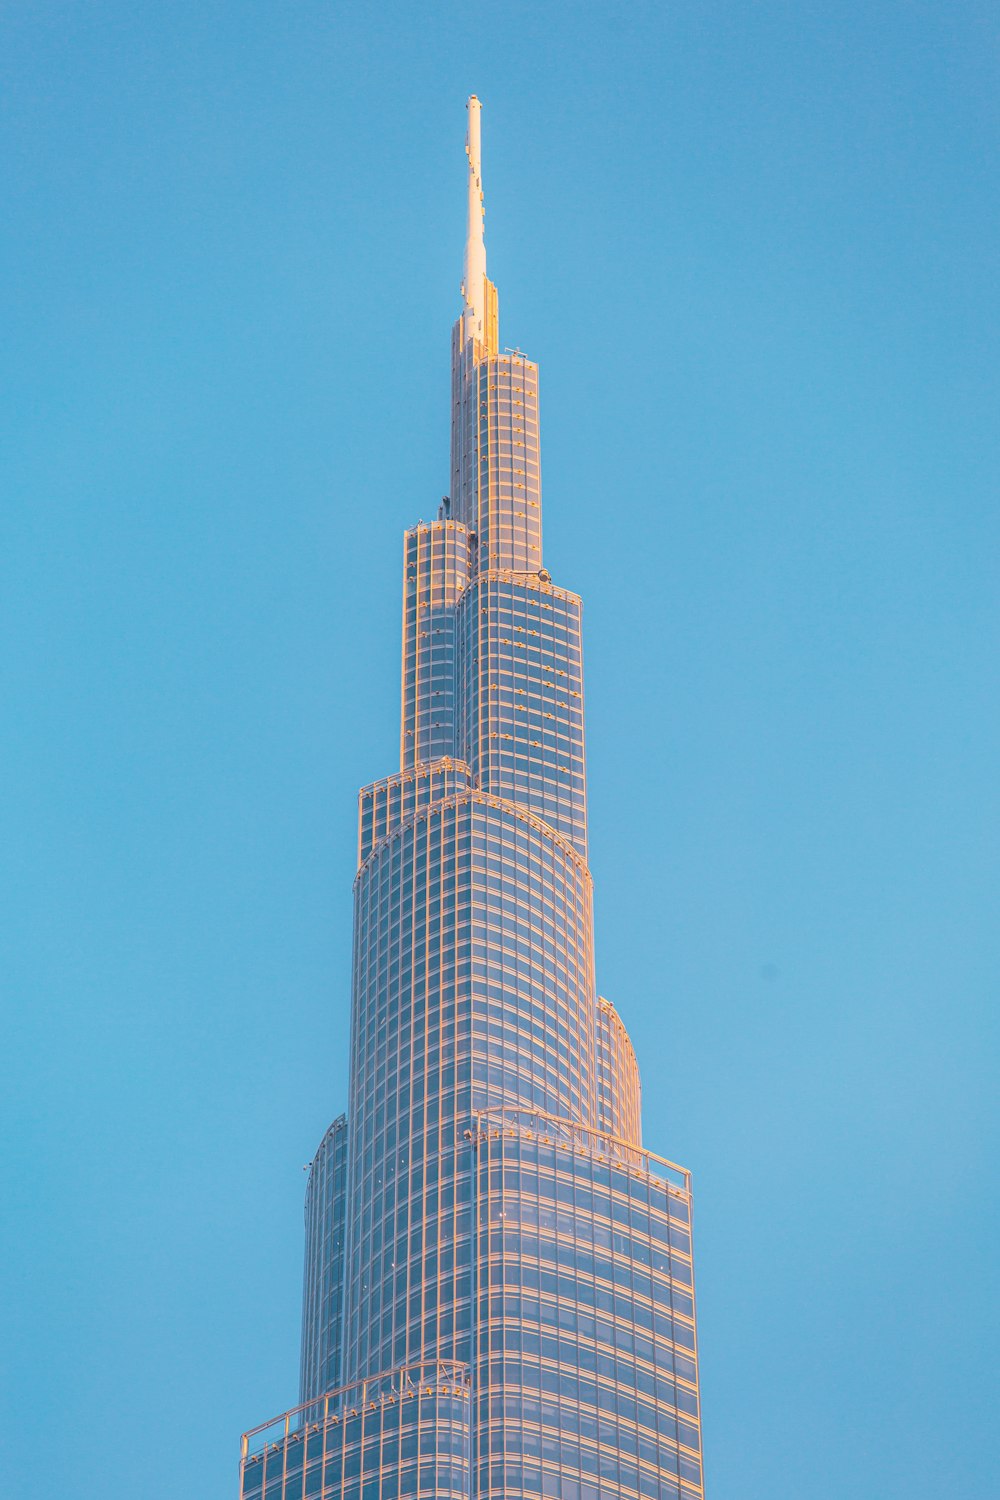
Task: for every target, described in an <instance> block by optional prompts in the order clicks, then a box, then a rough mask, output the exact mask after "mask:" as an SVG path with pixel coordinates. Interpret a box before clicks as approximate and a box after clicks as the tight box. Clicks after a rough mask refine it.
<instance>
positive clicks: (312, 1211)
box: [299, 1115, 347, 1401]
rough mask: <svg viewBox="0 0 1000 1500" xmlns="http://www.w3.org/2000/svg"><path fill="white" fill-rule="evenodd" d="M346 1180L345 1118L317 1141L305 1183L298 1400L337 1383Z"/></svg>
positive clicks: (342, 1287)
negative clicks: (304, 1231) (303, 1268)
mask: <svg viewBox="0 0 1000 1500" xmlns="http://www.w3.org/2000/svg"><path fill="white" fill-rule="evenodd" d="M346 1178H347V1116H346V1115H340V1116H339V1117H338V1118H337V1119H336V1120H334V1122H333V1124H332V1125H331V1126H330V1128H329V1130H328V1131H327V1132H326V1135H325V1136H324V1137H323V1139H322V1141H320V1144H319V1149H318V1150H317V1152H316V1155H315V1156H314V1157H313V1159H312V1164H311V1165H310V1168H309V1180H308V1182H307V1184H306V1258H305V1272H304V1276H303V1290H302V1356H301V1365H300V1370H299V1400H300V1401H311V1400H312V1399H313V1398H314V1397H316V1396H321V1395H322V1394H323V1392H324V1391H328V1390H331V1389H332V1388H333V1387H334V1386H337V1385H339V1384H340V1349H341V1318H342V1314H343V1301H344V1195H345V1192H346V1185H347V1182H346Z"/></svg>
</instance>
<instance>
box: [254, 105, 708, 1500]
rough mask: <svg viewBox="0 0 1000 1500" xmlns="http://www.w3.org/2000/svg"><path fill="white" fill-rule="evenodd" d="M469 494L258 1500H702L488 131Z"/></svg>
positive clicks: (366, 920)
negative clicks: (594, 876)
mask: <svg viewBox="0 0 1000 1500" xmlns="http://www.w3.org/2000/svg"><path fill="white" fill-rule="evenodd" d="M467 157H468V191H469V222H468V227H467V244H466V260H465V264H466V275H465V280H464V282H463V287H462V298H463V305H462V311H461V315H460V317H459V319H458V321H457V323H456V325H455V329H454V332H453V336H452V442H451V473H452V494H451V496H450V497H448V499H447V500H445V501H444V502H443V503H442V505H441V509H440V514H439V516H438V518H437V520H436V521H433V522H430V523H421V524H420V525H418V526H416V527H414V528H413V529H412V530H410V531H409V532H407V533H406V537H405V539H404V556H403V643H402V693H401V702H402V712H401V730H400V744H401V750H400V770H399V771H398V772H394V773H392V774H391V775H389V776H387V777H384V778H383V779H382V780H381V781H377V782H373V783H372V784H371V785H370V786H369V787H366V788H364V789H363V790H362V792H361V796H360V807H359V829H358V871H357V877H356V880H355V886H354V960H353V995H352V1032H351V1078H350V1094H349V1101H348V1109H347V1112H346V1115H344V1116H341V1117H340V1118H339V1119H338V1120H337V1121H336V1122H335V1123H334V1125H333V1126H332V1127H331V1129H330V1131H329V1132H328V1134H327V1136H326V1137H325V1138H324V1140H323V1142H322V1143H321V1145H320V1148H319V1150H318V1152H317V1155H316V1158H315V1160H314V1161H313V1163H312V1166H311V1169H310V1176H309V1184H308V1189H307V1206H306V1231H307V1233H306V1271H305V1293H304V1299H303V1338H302V1373H301V1388H300V1403H301V1404H300V1406H299V1407H297V1408H294V1409H293V1410H292V1411H290V1412H287V1413H285V1414H283V1416H282V1417H280V1418H278V1419H276V1421H275V1422H273V1423H270V1424H265V1426H264V1427H262V1428H259V1429H256V1430H255V1431H253V1432H251V1433H249V1434H247V1435H246V1436H245V1438H244V1442H243V1454H242V1464H241V1476H242V1491H241V1493H242V1497H243V1500H334V1497H351V1500H353V1497H354V1496H358V1497H359V1500H383V1497H384V1500H406V1497H410V1496H414V1497H416V1496H428V1497H429V1496H437V1497H450V1496H455V1497H456V1500H457V1497H459V1496H461V1497H463V1500H473V1497H480V1500H494V1497H495V1500H500V1497H506V1500H513V1497H517V1500H520V1497H524V1500H529V1497H530V1500H535V1497H541V1496H559V1497H563V1500H610V1497H633V1496H634V1497H639V1496H649V1497H658V1500H659V1497H662V1500H668V1497H669V1500H700V1497H701V1496H702V1494H703V1491H702V1483H701V1464H700V1439H699V1415H698V1385H697V1366H696V1348H695V1323H694V1290H693V1274H692V1261H691V1193H690V1181H689V1178H688V1174H687V1173H686V1172H685V1171H684V1170H683V1169H681V1168H679V1167H675V1166H673V1165H672V1164H670V1163H669V1162H667V1161H665V1160H663V1159H662V1158H658V1157H656V1156H653V1155H651V1154H650V1153H648V1152H646V1151H644V1150H643V1149H642V1144H641V1134H640V1120H639V1108H640V1085H639V1073H638V1068H637V1066H636V1060H635V1054H634V1052H633V1050H632V1045H631V1042H630V1041H629V1038H628V1034H627V1032H626V1030H625V1026H624V1024H623V1022H622V1020H621V1018H620V1016H619V1015H618V1013H617V1011H616V1010H615V1008H614V1007H613V1006H612V1005H611V1004H610V1003H609V1002H608V1001H606V1000H604V999H600V998H599V997H598V994H597V989H596V983H595V973H594V939H593V886H592V880H591V875H590V870H589V867H588V863H587V794H586V762H585V753H584V714H583V657H582V643H581V602H580V600H579V598H578V597H577V596H576V595H575V594H573V593H571V592H569V591H568V590H566V589H564V588H560V587H557V586H556V585H555V584H554V583H553V582H552V579H551V577H550V575H549V574H548V572H547V571H546V569H545V568H544V566H543V563H542V552H541V545H542V537H541V481H540V446H539V409H538V369H537V366H536V365H534V364H533V363H532V362H531V361H530V360H528V359H526V358H525V357H524V356H523V355H522V354H521V353H520V352H519V351H511V350H504V351H502V350H501V349H500V348H499V333H498V328H499V317H498V299H497V294H496V288H495V287H494V286H493V284H492V283H491V282H490V281H489V280H488V279H487V278H486V275H485V246H484V243H483V238H482V207H481V205H482V183H481V165H480V161H481V158H480V132H479V103H478V101H477V100H476V99H474V98H473V99H472V100H470V102H469V134H468V139H467Z"/></svg>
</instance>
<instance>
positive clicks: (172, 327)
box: [0, 0, 1000, 1500]
mask: <svg viewBox="0 0 1000 1500" xmlns="http://www.w3.org/2000/svg"><path fill="white" fill-rule="evenodd" d="M0 29H2V33H3V46H2V58H3V60H2V62H0V69H2V74H3V77H2V85H3V92H4V95H5V98H6V106H5V113H4V119H3V124H2V137H3V139H2V146H0V149H2V156H3V160H4V163H5V171H4V175H5V180H6V187H5V195H4V196H5V214H4V219H5V228H4V232H3V235H2V236H0V286H2V288H3V298H4V302H5V308H4V326H5V334H4V339H3V344H2V349H0V373H2V380H3V412H4V421H3V423H2V428H3V452H2V469H0V475H2V480H0V482H2V493H3V499H4V503H3V507H2V517H0V528H2V534H0V575H2V577H0V623H2V633H3V643H4V649H3V652H2V659H0V672H2V679H3V681H2V692H3V702H4V708H5V712H4V715H3V722H2V729H0V768H2V769H0V774H2V781H3V788H4V794H5V795H4V799H3V802H4V809H3V825H4V831H3V839H2V848H3V858H2V874H3V882H4V884H3V908H2V909H3V914H4V920H3V929H2V934H0V982H2V985H3V1002H4V1011H5V1020H4V1035H5V1047H4V1062H5V1080H4V1089H3V1111H4V1142H5V1145H4V1151H3V1176H4V1182H3V1186H2V1202H3V1205H4V1209H5V1214H6V1217H7V1218H8V1226H7V1228H6V1229H5V1231H4V1236H3V1241H4V1255H5V1258H6V1259H7V1261H8V1269H7V1274H6V1276H5V1284H6V1291H5V1302H4V1309H3V1317H4V1326H3V1329H2V1335H3V1346H4V1349H5V1351H6V1352H5V1359H4V1365H5V1382H6V1389H5V1392H4V1396H5V1401H6V1403H7V1404H8V1406H9V1409H10V1415H9V1416H8V1417H7V1419H6V1421H5V1428H6V1430H7V1432H8V1434H9V1435H10V1436H9V1443H8V1450H7V1454H6V1457H5V1459H4V1469H5V1483H4V1487H5V1489H6V1490H8V1492H9V1493H10V1494H12V1495H27V1494H29V1493H30V1494H36V1493H37V1494H39V1495H43V1494H44V1495H56V1494H60V1493H63V1492H64V1491H65V1492H66V1493H72V1494H73V1495H74V1497H75V1500H97V1497H100V1500H106V1497H109V1496H119V1495H120V1496H126V1495H142V1496H143V1500H161V1497H163V1500H167V1497H168V1496H169V1497H171V1500H173V1497H174V1496H176V1495H178V1494H184V1495H187V1494H190V1495H206V1496H208V1495H213V1496H214V1495H223V1496H224V1495H227V1494H228V1495H235V1486H236V1472H235V1471H236V1456H237V1441H238V1436H239V1433H240V1431H241V1430H242V1429H243V1428H244V1427H246V1426H249V1425H252V1424H254V1423H256V1422H257V1421H260V1420H263V1419H265V1418H266V1417H268V1416H270V1415H273V1414H274V1413H275V1412H277V1411H279V1410H281V1409H283V1408H284V1407H286V1406H288V1405H291V1404H292V1403H293V1402H294V1400H295V1398H296V1384H297V1338H298V1330H297V1323H298V1302H299V1290H300V1274H301V1250H302V1244H301V1199H302V1190H303V1186H304V1177H303V1173H302V1170H301V1167H302V1164H303V1163H304V1162H307V1161H308V1160H309V1159H310V1157H311V1155H312V1153H313V1150H314V1148H315V1146H316V1143H317V1142H318V1140H319V1138H320V1136H321V1134H322V1132H323V1130H324V1128H325V1127H326V1125H327V1124H328V1122H329V1121H330V1119H331V1118H332V1117H333V1116H334V1115H335V1114H336V1113H338V1112H339V1110H340V1109H341V1108H342V1106H343V1104H344V1102H345V1083H346V1069H345V1060H346V1051H347V1026H348V993H349V962H350V921H351V904H350V885H351V880H352V876H353V860H354V829H355V801H354V797H355V791H356V789H357V787H358V786H359V785H360V784H361V783H362V782H364V781H368V780H371V779H374V778H375V777H378V776H381V775H383V774H385V773H387V772H389V771H390V770H392V769H393V768H394V764H395V758H396V754H397V733H398V725H397V715H398V680H397V672H398V627H399V583H400V571H401V570H400V542H401V533H402V531H403V528H404V527H405V526H407V525H409V524H411V523H412V522H413V521H414V520H416V519H417V518H420V517H430V516H431V515H432V514H433V513H434V510H435V507H436V504H437V501H438V498H439V496H440V494H441V493H442V492H443V490H444V489H445V488H446V487H447V451H448V450H447V441H448V432H447V423H448V347H449V330H450V326H451V322H452V319H453V317H454V316H455V312H456V308H457V286H458V280H459V276H460V267H461V241H462V215H463V206H464V205H463V181H464V178H463V171H464V156H463V151H462V146H463V132H464V119H465V117H464V108H463V106H464V100H465V97H466V95H467V94H468V93H470V92H473V91H474V92H476V93H478V94H479V95H480V97H481V98H482V99H483V101H484V117H483V120H484V126H483V128H484V158H485V180H486V193H487V220H486V225H487V244H488V251H489V266H490V272H491V275H492V276H493V277H494V279H495V280H496V281H497V282H498V284H499V287H500V299H501V300H500V308H501V338H502V340H503V342H505V343H510V344H512V345H518V346H520V347H521V348H523V349H524V350H525V351H526V352H528V353H529V354H531V356H532V357H533V358H536V359H538V360H539V361H540V364H541V381H542V436H543V487H544V499H545V553H546V557H545V560H546V565H547V566H548V567H549V568H550V569H551V571H552V573H553V575H554V577H555V579H556V581H557V582H560V583H563V584H566V585H568V586H570V587H573V588H576V589H578V590H579V591H580V592H581V593H582V594H583V596H584V599H585V602H586V631H587V634H586V650H587V693H588V697H587V713H588V735H589V740H588V750H589V770H590V797H591V823H592V838H593V848H592V864H593V868H594V874H595V879H596V882H597V919H598V970H599V980H600V986H601V989H602V991H603V992H604V993H606V994H607V995H609V996H610V998H612V999H613V1000H614V1002H615V1004H616V1005H617V1006H618V1007H619V1008H620V1010H621V1012H622V1014H623V1016H624V1017H625V1019H626V1022H627V1023H628V1025H629V1027H630V1029H631V1031H632V1035H633V1037H634V1040H635V1043H636V1049H637V1052H638V1055H639V1060H640V1065H641V1067H642V1071H643V1076H644V1079H645V1084H646V1091H645V1103H644V1118H645V1132H646V1140H647V1143H648V1144H649V1145H650V1146H651V1147H653V1148H654V1149H656V1150H659V1151H661V1152H662V1153H664V1154H666V1155H668V1156H671V1157H673V1158H674V1159H676V1160H680V1161H682V1162H684V1163H685V1164H686V1165H688V1166H690V1167H691V1168H692V1169H693V1171H694V1173H695V1182H696V1189H697V1194H698V1200H697V1201H698V1212H697V1251H698V1261H697V1269H698V1285H699V1299H700V1316H701V1349H702V1359H703V1374H704V1402H705V1443H706V1461H707V1476H708V1485H709V1493H710V1496H711V1500H758V1497H763V1496H764V1495H767V1496H768V1497H769V1500H770V1497H775V1500H834V1497H836V1500H842V1497H843V1496H844V1495H852V1496H871V1497H873V1500H875V1497H877V1500H896V1497H899V1500H903V1497H905V1500H932V1497H933V1500H938V1497H939V1496H940V1495H942V1494H949V1495H956V1496H958V1495H960V1496H962V1500H979V1497H984V1500H985V1497H986V1496H987V1495H993V1494H994V1493H995V1488H994V1486H995V1436H994V1435H993V1434H991V1432H990V1410H989V1393H990V1388H991V1383H992V1381H993V1379H994V1378H995V1350H996V1345H997V1338H998V1332H1000V1330H998V1328H997V1317H996V1312H997V1296H996V1292H997V1272H996V1251H995V1246H996V1241H997V1235H998V1231H1000V1223H998V1217H1000V1216H998V1212H997V1201H996V1192H995V1185H996V1182H995V1180H996V1172H995V1161H996V1148H997V1139H996V1136H997V1129H996V1127H997V1112H996V1107H995V1092H996V1068H997V1045H996V1044H997V1019H996V1018H997V993H998V967H1000V965H998V958H997V944H996V910H997V894H998V884H1000V882H998V868H997V846H998V821H1000V820H998V806H997V759H998V739H1000V732H998V731H1000V722H998V719H1000V716H998V710H997V703H998V701H1000V695H998V690H997V680H996V678H997V672H996V662H997V645H998V639H997V637H998V607H997V599H998V593H997V568H996V564H997V542H998V529H1000V528H998V521H997V489H998V485H997V477H998V471H1000V463H998V457H1000V455H998V425H997V411H998V404H1000V403H998V389H997V388H998V384H1000V381H998V372H997V359H996V349H997V333H998V318H997V313H998V301H1000V293H998V287H1000V278H998V276H997V265H996V244H997V241H998V223H997V220H998V201H997V179H996V152H997V135H998V131H997V125H998V106H997V100H998V98H1000V79H998V73H1000V66H998V31H1000V27H998V21H997V14H996V10H995V7H993V6H989V5H987V4H985V3H982V4H980V3H963V0H959V3H954V4H950V5H948V6H944V5H940V4H929V3H911V4H901V3H885V4H879V5H875V6H872V5H861V4H850V3H845V4H838V5H834V4H830V3H825V4H819V3H794V4H793V3H787V4H776V3H774V4H772V3H762V4H747V3H744V4H736V3H733V0H729V3H725V0H717V3H713V0H707V3H702V4H699V5H697V6H686V7H683V8H682V7H680V6H677V5H667V4H662V3H660V4H648V3H644V0H636V3H632V4H630V5H629V6H628V7H627V8H625V7H619V6H611V5H602V4H596V3H591V4H585V5H569V4H566V5H560V4H557V5H552V4H538V3H535V4H532V5H526V4H520V3H517V0H512V3H507V4H504V5H496V4H489V3H486V4H480V5H478V6H472V5H464V6H458V5H449V4H442V5H436V6H422V5H419V4H410V5H399V4H395V5H394V4H384V5H381V6H380V7H378V9H377V10H375V9H374V8H370V7H364V6H347V5H344V4H332V3H328V4H325V5H321V4H318V3H313V0H304V3H300V4H297V5H295V6H282V5H275V4H264V3H255V0H248V3H242V4H239V5H237V4H234V3H228V4H220V3H213V0H201V3H199V4H198V5H194V4H191V3H186V0H179V3H176V4H172V5H170V6H162V7H149V6H146V7H141V6H135V5H126V4H123V3H103V4H102V3H93V4H83V3H80V4H68V3H64V4H55V3H51V4H50V3H46V0H35V3H33V4H30V5H29V4H26V3H20V0H12V3H10V4H8V5H6V6H5V7H4V15H3V19H2V22H0Z"/></svg>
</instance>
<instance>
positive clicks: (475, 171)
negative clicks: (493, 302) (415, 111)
mask: <svg viewBox="0 0 1000 1500" xmlns="http://www.w3.org/2000/svg"><path fill="white" fill-rule="evenodd" d="M467 108H468V111H469V128H468V131H467V133H466V137H465V154H466V156H467V157H468V158H469V184H468V185H469V208H468V218H467V222H466V231H465V263H464V266H463V272H462V300H463V302H464V303H465V310H464V313H463V322H464V325H465V329H464V332H465V338H466V339H470V338H471V339H476V340H478V341H479V342H480V343H483V342H485V341H486V335H487V319H486V241H485V239H484V235H483V158H482V144H481V134H480V111H481V109H482V105H481V104H480V102H479V100H478V99H477V98H476V96H475V94H473V95H472V96H471V98H470V99H469V103H468V105H467Z"/></svg>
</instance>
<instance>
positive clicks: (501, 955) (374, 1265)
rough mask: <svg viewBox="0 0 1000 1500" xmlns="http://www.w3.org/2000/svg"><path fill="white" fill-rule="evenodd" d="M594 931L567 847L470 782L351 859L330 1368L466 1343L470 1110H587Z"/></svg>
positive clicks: (574, 1115) (364, 1367) (457, 1349)
mask: <svg viewBox="0 0 1000 1500" xmlns="http://www.w3.org/2000/svg"><path fill="white" fill-rule="evenodd" d="M592 929H593V920H592V892H591V881H590V875H589V872H588V870H587V867H586V865H585V864H584V863H583V861H582V860H581V859H580V858H579V856H578V855H577V854H576V852H575V851H574V850H573V849H572V848H571V847H570V846H569V845H568V844H566V843H565V841H564V840H562V839H561V838H559V837H558V836H557V835H555V834H554V833H553V832H552V830H551V829H549V828H547V827H546V826H545V824H543V823H541V822H540V821H539V820H538V819H535V818H532V817H531V816H530V815H529V814H527V813H525V812H524V811H523V810H521V809H519V808H517V807H513V806H511V805H510V804H508V803H505V802H502V801H500V800H498V799H496V798H487V797H484V796H483V795H481V794H478V793H472V794H466V795H464V796H457V797H454V798H451V799H448V800H445V801H443V802H440V803H436V804H433V805H432V806H430V807H428V808H425V809H422V810H420V811H419V812H417V813H416V814H415V815H414V816H413V818H412V819H411V820H410V821H409V822H407V823H404V824H402V825H401V826H400V827H399V828H397V829H396V831H395V832H394V833H393V834H391V835H390V836H389V837H388V838H386V839H384V840H383V841H382V842H381V843H380V844H379V845H377V846H376V848H375V849H374V851H373V852H372V854H371V856H370V857H369V859H368V861H367V862H366V863H365V864H364V865H363V866H362V869H361V871H360V872H359V875H358V879H357V882H356V886H355V959H354V970H355V974H354V1032H353V1040H352V1058H351V1120H352V1140H351V1148H350V1160H351V1169H350V1170H351V1208H350V1213H349V1226H350V1227H349V1240H348V1243H349V1250H348V1261H347V1267H346V1308H347V1315H346V1320H345V1364H344V1378H345V1379H348V1380H353V1379H360V1378H361V1377H362V1376H365V1375H369V1374H374V1373H376V1372H377V1371H378V1370H379V1369H388V1368H390V1367H391V1366H393V1365H396V1364H400V1363H407V1362H411V1361H413V1360H420V1359H427V1358H432V1357H441V1358H462V1357H464V1355H463V1353H462V1349H463V1339H462V1336H463V1334H464V1332H465V1329H466V1327H467V1311H466V1310H467V1307H468V1296H469V1291H468V1264H467V1261H466V1262H465V1263H463V1262H462V1261H461V1258H460V1257H459V1256H458V1255H457V1254H456V1253H455V1246H456V1244H457V1243H458V1242H459V1241H460V1240H461V1238H462V1237H463V1235H464V1236H465V1237H466V1239H467V1236H468V1228H469V1226H468V1224H467V1223H466V1222H465V1217H466V1215H465V1211H464V1207H463V1205H464V1204H466V1203H467V1188H464V1187H462V1186H461V1185H460V1184H457V1183H456V1181H455V1174H456V1170H457V1168H456V1167H455V1165H454V1161H453V1153H454V1149H455V1142H456V1140H457V1139H460V1138H461V1129H462V1128H464V1127H465V1126H467V1125H468V1123H469V1120H470V1118H471V1115H472V1113H473V1111H475V1110H477V1109H488V1108H501V1109H502V1108H505V1107H520V1108H535V1109H541V1110H545V1111H547V1112H549V1113H551V1114H556V1115H560V1116H563V1117H564V1118H566V1119H570V1120H575V1121H577V1122H579V1123H581V1124H593V1123H594V1121H595V1119H596V1089H597V1083H596V1061H595V1043H594V1014H595V1002H596V995H595V989H594V968H593V940H592ZM439 1155H440V1158H441V1159H440V1161H438V1160H437V1159H436V1158H437V1157H438V1156H439ZM432 1159H434V1160H433V1165H432ZM429 1285H433V1286H434V1289H435V1295H434V1296H433V1298H431V1299H428V1298H427V1297H426V1296H425V1295H424V1294H423V1293H424V1292H425V1291H426V1288H427V1287H428V1286H429ZM417 1292H420V1293H421V1295H420V1296H419V1297H418V1298H417V1300H416V1301H414V1300H413V1299H414V1295H415V1294H416V1293H417Z"/></svg>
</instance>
